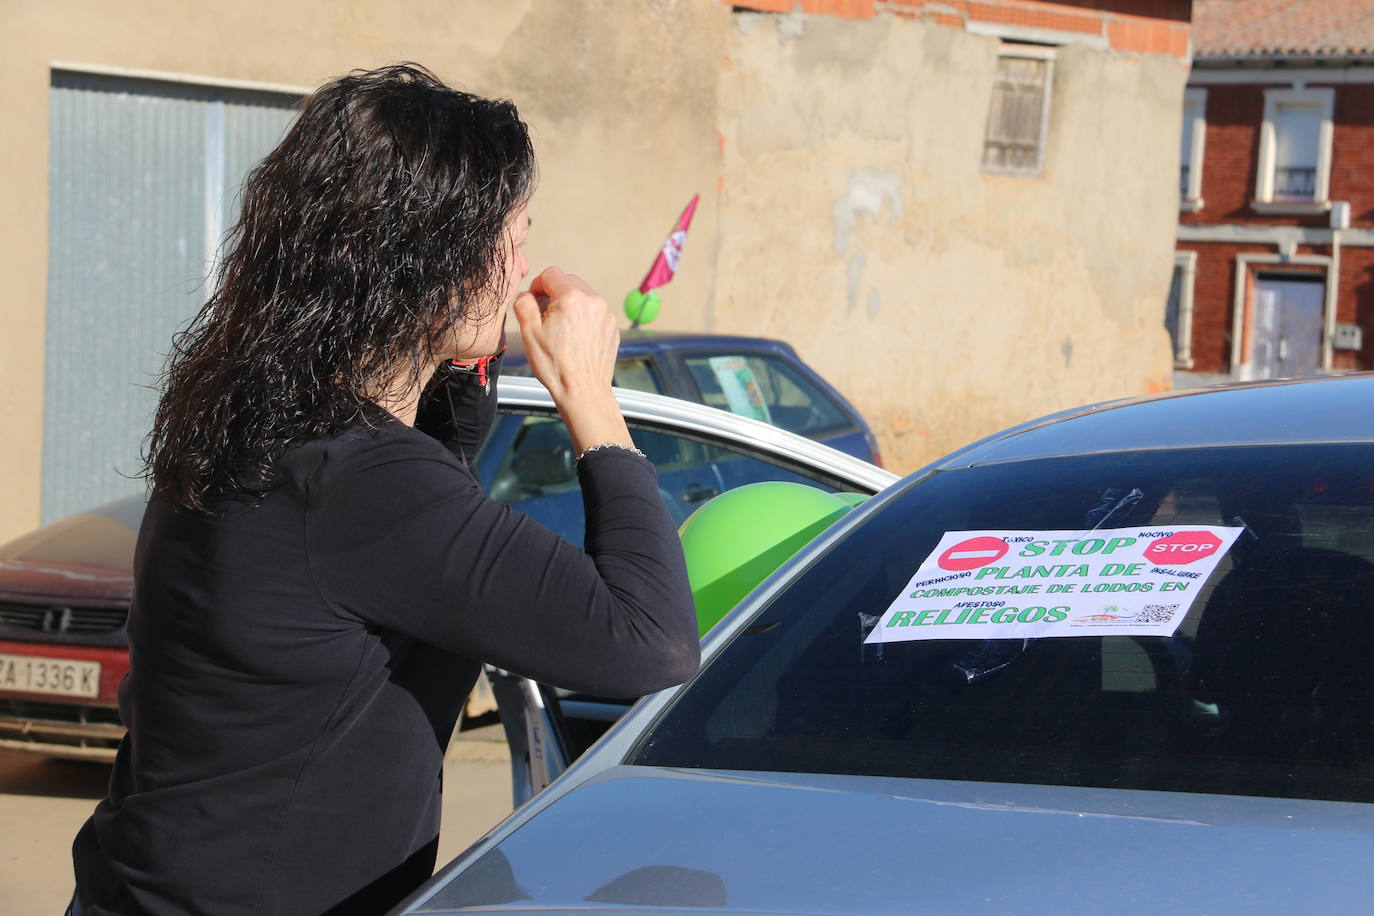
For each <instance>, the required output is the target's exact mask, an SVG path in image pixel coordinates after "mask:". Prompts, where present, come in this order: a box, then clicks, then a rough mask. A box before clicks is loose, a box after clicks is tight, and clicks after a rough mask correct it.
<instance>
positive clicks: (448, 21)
mask: <svg viewBox="0 0 1374 916" xmlns="http://www.w3.org/2000/svg"><path fill="white" fill-rule="evenodd" d="M1189 7H1190V4H1189V2H1188V0H1063V2H1041V0H978V2H974V0H942V2H935V0H907V2H899V0H802V2H791V0H788V2H781V0H777V2H774V0H757V2H736V3H733V4H727V3H724V2H720V0H643V2H627V0H511V2H508V3H500V4H492V3H488V2H482V0H443V2H440V0H416V2H412V3H407V4H378V3H372V2H367V0H341V2H340V0H302V2H299V3H292V4H286V5H283V4H273V3H268V2H266V0H243V2H241V3H238V4H234V5H233V6H232V7H225V6H223V5H222V4H221V5H215V6H212V5H209V4H203V3H183V2H171V0H129V2H127V3H123V4H120V5H118V8H115V7H112V6H110V5H108V4H97V3H92V2H89V0H43V2H40V0H16V2H13V3H10V4H7V7H6V28H5V29H4V30H2V31H0V52H3V53H0V72H3V74H4V77H5V79H4V81H3V83H2V84H0V85H4V87H5V89H4V90H3V91H4V93H5V100H6V102H7V106H6V111H7V115H8V120H7V125H6V139H7V140H8V141H9V142H8V143H7V144H6V145H5V147H4V148H3V149H0V176H2V177H0V181H3V182H4V192H5V193H4V194H3V195H0V200H3V203H0V206H3V207H4V208H5V215H6V216H7V219H5V220H0V277H2V278H3V279H4V281H5V289H6V297H5V300H4V304H3V306H0V420H2V421H3V422H4V424H5V428H6V430H7V432H8V434H9V435H8V442H7V448H6V449H4V450H0V488H2V489H0V539H4V538H6V537H9V536H11V535H13V534H17V533H19V532H21V531H23V530H25V529H27V528H30V527H32V526H33V525H35V524H37V523H38V522H39V521H48V520H52V519H55V518H59V517H61V516H63V515H66V514H68V513H70V512H73V511H79V510H81V509H83V508H85V507H88V506H91V505H94V504H96V503H99V502H102V501H104V500H108V499H112V498H116V497H118V496H121V495H125V494H128V493H133V492H139V491H140V490H141V488H142V486H143V483H142V481H141V480H140V479H138V477H137V472H138V469H139V448H140V444H141V442H142V439H143V436H144V434H145V432H146V429H147V424H148V419H149V415H150V412H151V409H152V405H153V403H154V398H155V391H154V390H153V388H152V387H151V386H152V385H153V384H154V382H155V380H156V375H157V372H158V369H159V367H160V366H161V363H162V360H163V358H164V357H165V354H166V352H167V350H168V348H169V346H170V344H171V340H172V335H173V334H174V333H175V331H176V330H177V329H178V328H180V327H183V326H184V325H185V323H186V321H187V320H188V319H189V318H190V317H191V316H192V315H194V313H195V311H196V310H197V308H198V306H199V305H200V303H201V302H202V301H203V300H204V298H205V295H206V289H205V277H206V276H207V275H208V273H209V272H210V271H211V270H212V269H213V265H214V260H215V258H216V256H217V252H218V245H219V242H220V240H221V239H222V237H223V233H224V232H225V230H226V229H227V228H228V227H229V226H231V225H232V223H233V221H234V219H235V207H236V203H235V200H236V194H237V191H238V186H239V183H240V182H241V181H242V178H243V175H244V174H245V173H246V171H247V169H248V168H249V166H250V165H251V164H252V162H253V161H255V160H256V158H257V157H259V156H261V155H262V153H263V152H265V151H266V149H268V148H270V146H271V145H272V144H273V143H275V142H276V139H277V138H278V137H279V136H280V135H281V132H282V130H284V128H285V126H286V125H287V124H288V123H289V121H290V119H291V117H292V109H293V106H294V105H295V104H296V102H297V100H298V99H299V98H300V97H301V96H302V95H304V94H305V93H308V92H309V91H311V89H312V88H313V87H314V86H316V85H318V84H319V83H320V82H321V81H323V80H325V79H327V78H330V77H332V76H335V75H338V74H340V73H343V72H346V71H348V70H349V69H352V68H355V67H371V66H376V65H379V64H383V63H387V62H392V61H397V60H416V61H419V62H421V63H424V64H426V65H427V66H429V67H431V68H432V69H433V70H435V71H436V72H437V73H438V74H439V75H440V76H441V77H443V78H445V79H446V80H448V81H450V82H451V83H454V84H456V85H461V86H463V87H465V88H469V89H471V90H473V91H475V92H478V93H481V94H484V95H491V96H501V97H509V98H512V99H514V100H515V101H516V102H517V104H518V105H519V106H520V109H521V112H522V114H523V116H524V117H525V118H526V120H527V121H528V122H529V123H530V125H531V128H532V133H533V136H534V141H535V146H536V151H537V153H538V156H539V159H540V169H541V175H540V186H539V190H538V193H537V195H536V197H535V199H534V202H533V209H534V214H535V227H534V230H533V232H532V233H531V238H530V245H529V248H528V251H529V255H530V260H531V263H532V265H533V266H534V268H535V269H536V270H537V269H539V268H541V267H543V266H545V265H548V264H558V265H559V266H563V267H566V268H568V269H571V270H574V271H576V272H578V273H580V274H581V275H583V276H584V277H586V278H587V279H588V280H589V282H591V283H592V284H593V285H594V286H596V287H597V288H598V289H600V290H602V291H603V292H604V293H605V294H606V295H607V298H608V299H610V300H611V301H612V302H613V303H614V302H617V301H618V300H619V298H620V297H621V296H622V295H623V294H624V293H625V292H626V291H628V290H629V289H630V288H632V287H633V286H635V285H636V284H637V283H638V281H639V279H640V277H641V276H642V275H643V272H644V270H645V269H646V268H647V266H648V263H649V261H650V260H651V259H652V257H653V254H654V253H655V252H656V250H657V248H658V246H659V244H660V243H661V241H662V238H663V236H664V234H665V233H666V231H667V230H668V229H669V228H670V227H671V225H672V221H673V218H674V217H675V216H676V215H677V213H678V212H680V210H681V208H682V206H683V204H684V203H685V202H686V201H687V200H688V199H689V198H690V197H691V196H692V194H694V193H697V192H700V193H701V195H702V199H701V206H700V208H699V209H698V211H697V215H696V220H695V222H694V223H693V226H692V229H691V233H690V235H689V238H688V241H687V244H686V249H685V252H684V254H683V258H682V262H681V266H680V270H679V272H678V275H677V277H676V279H674V281H673V282H672V284H671V285H670V286H668V287H666V288H664V290H663V291H662V292H663V297H664V314H663V317H661V318H660V319H659V323H660V324H661V325H663V326H664V327H671V328H675V329H685V330H709V331H720V332H730V333H744V334H765V335H769V336H775V337H781V338H784V339H786V340H789V341H790V342H792V343H793V344H794V345H795V346H796V347H797V349H798V350H799V351H800V352H801V354H802V355H803V357H804V358H806V359H807V360H808V362H810V363H812V364H813V365H815V366H816V367H817V368H818V369H819V370H820V371H821V372H822V373H823V374H825V375H826V376H827V377H828V378H830V379H831V380H833V381H834V382H835V383H836V384H837V385H838V386H839V387H840V388H841V389H842V390H843V391H844V393H845V394H846V395H847V396H848V397H849V398H850V399H851V400H852V401H853V402H854V403H855V404H856V405H857V406H858V407H859V408H860V410H861V411H863V412H864V414H865V415H866V416H867V417H868V418H869V420H870V422H871V424H872V425H873V427H874V429H875V432H877V434H878V437H879V440H880V445H881V448H882V451H883V454H884V457H885V458H886V460H887V463H888V465H889V466H890V467H893V468H894V469H896V470H907V469H911V468H914V467H917V466H919V465H920V464H921V463H923V462H924V461H926V460H928V459H930V458H933V457H935V456H937V455H939V454H942V453H943V452H945V451H947V450H949V449H950V448H953V447H955V446H958V445H960V444H962V443H964V442H966V441H969V440H971V439H974V438H977V437H978V436H981V435H984V434H987V433H990V432H992V431H995V430H996V429H998V428H1000V427H1002V426H1005V425H1007V424H1008V423H1012V422H1017V421H1020V420H1024V419H1027V418H1029V417H1033V416H1036V415H1038V414H1041V413H1045V412H1048V411H1051V410H1055V409H1059V408H1063V407H1067V406H1071V405H1073V404H1078V403H1083V402H1086V401H1092V400H1100V399H1104V398H1109V397H1115V396H1124V395H1131V394H1137V393H1141V392H1144V391H1148V390H1158V389H1161V388H1164V387H1167V386H1168V385H1169V384H1170V371H1171V362H1170V350H1169V338H1168V335H1167V333H1166V332H1165V331H1164V329H1163V323H1162V318H1161V315H1160V308H1159V303H1160V302H1162V301H1163V300H1164V298H1165V291H1166V290H1167V288H1168V283H1169V277H1170V270H1171V268H1172V265H1173V258H1174V244H1173V239H1174V230H1175V226H1176V219H1177V217H1176V209H1175V207H1174V204H1173V200H1172V196H1171V191H1172V188H1173V186H1174V174H1175V172H1174V168H1175V164H1174V160H1173V156H1174V152H1173V151H1174V150H1175V149H1176V145H1175V136H1174V132H1175V131H1176V130H1177V129H1178V128H1177V125H1178V123H1179V110H1180V108H1179V106H1180V101H1181V99H1182V96H1183V85H1184V81H1185V79H1186V76H1187V69H1186V61H1187V54H1188V48H1189V43H1188V42H1189V38H1188V35H1189Z"/></svg>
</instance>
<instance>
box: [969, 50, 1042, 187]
mask: <svg viewBox="0 0 1374 916" xmlns="http://www.w3.org/2000/svg"><path fill="white" fill-rule="evenodd" d="M1051 63H1052V62H1051V61H1049V60H1047V59H1044V58H1041V57H1018V56H1015V55H1012V54H1003V55H1002V56H1001V57H999V58H998V60H997V77H996V79H995V80H994V81H993V86H992V103H991V105H990V106H989V108H988V128H987V137H986V139H985V141H984V143H983V171H985V172H999V173H1002V174H1008V175H1037V174H1039V173H1040V170H1041V167H1042V166H1043V164H1044V159H1045V134H1046V129H1047V125H1048V123H1049V95H1050V78H1051Z"/></svg>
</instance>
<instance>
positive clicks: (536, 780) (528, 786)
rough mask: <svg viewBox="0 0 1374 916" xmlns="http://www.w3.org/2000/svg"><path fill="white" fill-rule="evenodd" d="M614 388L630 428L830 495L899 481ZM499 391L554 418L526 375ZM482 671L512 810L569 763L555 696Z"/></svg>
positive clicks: (784, 436)
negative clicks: (759, 463) (505, 754)
mask: <svg viewBox="0 0 1374 916" xmlns="http://www.w3.org/2000/svg"><path fill="white" fill-rule="evenodd" d="M613 390H614V392H615V395H616V398H617V400H618V401H619V402H620V408H621V411H622V413H623V414H624V415H625V419H626V422H627V423H628V424H630V426H631V428H632V429H633V428H648V429H654V430H657V431H660V432H663V433H665V434H671V435H676V436H680V437H682V438H686V439H691V440H695V441H699V442H703V443H705V444H707V445H712V446H716V447H720V448H725V449H728V450H730V451H735V452H739V453H742V454H744V455H745V456H746V457H753V458H756V459H758V460H764V461H767V462H768V463H769V464H772V465H774V466H777V467H780V468H783V469H786V470H789V471H791V472H793V473H798V474H803V475H804V476H807V477H810V478H812V479H823V480H825V481H826V483H828V484H829V485H831V486H834V487H835V488H836V489H837V490H845V491H849V492H860V493H866V494H875V493H877V492H879V491H881V490H883V489H884V488H886V487H887V486H888V485H890V484H892V483H894V482H896V481H897V480H898V478H897V476H896V475H895V474H893V473H892V472H890V471H887V470H884V469H883V468H880V467H878V466H877V465H874V464H871V463H869V462H867V461H864V460H862V459H859V458H855V457H854V456H852V455H849V454H847V453H845V452H841V451H838V450H836V449H833V448H831V447H829V446H827V445H822V444H821V443H819V442H816V441H815V440H813V439H807V438H805V437H804V436H799V435H797V434H796V433H791V432H788V431H787V430H784V429H782V428H780V427H777V426H772V425H770V424H767V423H763V422H760V421H758V420H752V419H749V418H747V417H741V416H737V415H735V414H732V413H728V412H726V411H723V410H717V409H716V408H714V407H707V406H705V405H703V404H697V403H694V402H690V401H684V400H680V399H677V398H670V397H666V396H664V395H657V394H649V393H646V392H641V391H630V390H628V389H623V388H616V389H613ZM498 391H499V394H498V396H499V398H500V405H499V408H498V409H499V410H500V412H501V415H502V416H505V415H510V414H522V415H536V416H557V408H556V407H555V406H554V404H553V398H552V397H551V396H550V395H549V393H548V391H547V390H545V389H544V387H543V386H542V385H540V384H539V383H538V382H537V381H536V380H534V379H532V378H511V379H502V380H501V382H500V383H499V388H498ZM484 670H485V673H486V676H487V680H488V681H489V683H490V684H491V687H492V692H493V694H494V695H495V697H496V702H497V707H498V710H499V712H500V716H501V723H502V726H503V728H504V729H505V733H506V738H507V742H508V744H509V745H510V748H511V792H512V798H513V800H514V803H515V806H516V807H519V806H520V805H522V804H524V803H525V802H526V801H528V800H529V799H530V798H531V797H533V796H534V795H535V794H537V793H538V792H539V791H540V790H542V789H543V788H544V787H545V786H547V785H548V784H549V783H550V782H552V781H553V780H554V779H555V778H556V777H557V776H558V775H559V774H561V773H562V772H563V771H564V770H565V769H567V767H568V766H569V765H570V764H571V763H572V762H573V756H572V755H571V754H570V753H569V750H568V748H569V746H570V742H569V741H568V738H567V729H566V725H565V723H564V721H563V710H562V708H561V704H560V701H559V698H558V695H557V693H556V691H554V690H553V689H551V688H549V687H547V686H546V685H542V684H537V683H534V682H532V681H530V680H528V679H526V678H523V677H521V676H520V675H517V674H514V673H512V672H509V671H504V670H501V669H497V668H494V667H492V666H490V665H488V666H485V668H484ZM584 705H585V704H584ZM593 714H595V713H593ZM618 717H619V716H618V715H615V716H612V719H614V718H618Z"/></svg>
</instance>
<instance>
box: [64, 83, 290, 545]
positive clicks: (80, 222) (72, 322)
mask: <svg viewBox="0 0 1374 916" xmlns="http://www.w3.org/2000/svg"><path fill="white" fill-rule="evenodd" d="M297 101H298V100H297V99H296V98H295V97H293V96H286V95H275V94H269V93H250V92H239V91H234V90H222V89H216V88H208V87H197V86H189V85H182V84H178V83H163V82H154V81H148V80H134V79H121V78H118V77H109V76H99V75H90V74H79V73H65V72H55V73H54V74H53V77H52V89H51V97H50V131H49V132H50V150H51V152H50V153H49V157H50V160H49V173H48V182H49V191H48V200H49V211H48V299H47V338H46V372H45V380H44V405H43V421H44V424H43V520H44V521H45V522H47V521H51V520H53V519H56V518H60V517H62V516H64V515H69V514H71V513H72V512H78V511H81V510H82V509H85V508H89V507H91V506H94V505H97V504H99V503H102V502H106V501H109V500H111V499H115V498H118V497H121V496H126V495H129V494H135V493H141V492H142V491H143V483H142V481H141V480H140V479H138V478H137V477H136V476H134V475H136V474H137V473H138V471H139V468H140V467H141V458H140V450H141V447H142V443H143V439H144V436H145V435H146V434H147V431H148V427H149V423H150V421H151V418H152V412H153V409H154V407H155V406H156V392H155V391H154V389H153V385H154V383H155V382H156V379H157V375H158V373H159V371H160V370H161V368H162V364H163V360H164V359H165V357H166V354H167V352H168V349H169V347H170V344H171V340H172V336H173V334H174V333H175V332H176V331H177V330H178V329H179V328H181V327H182V326H184V325H185V323H186V321H187V320H188V319H189V318H190V317H191V316H193V315H194V314H195V313H196V311H197V310H198V309H199V308H200V305H201V303H202V302H203V301H204V299H205V297H206V294H207V289H206V285H205V276H206V272H207V269H208V267H209V264H210V261H211V260H212V259H213V256H214V253H215V249H216V246H217V245H218V243H219V241H220V240H221V238H222V237H223V234H224V232H225V231H226V230H227V229H228V228H229V226H231V225H232V223H233V221H234V220H235V219H236V218H237V203H236V201H237V195H238V190H239V186H240V184H241V183H242V180H243V178H244V176H245V175H246V173H247V172H248V170H249V169H250V168H251V167H252V166H253V165H254V164H255V163H256V162H257V161H258V160H259V159H260V158H261V157H262V156H264V155H265V154H266V153H267V152H268V151H269V150H270V149H271V148H272V147H273V146H274V145H275V144H276V142H277V141H278V140H279V139H280V138H281V135H282V134H283V133H284V131H285V129H286V127H287V126H288V125H289V124H290V122H291V119H292V117H293V116H294V109H295V105H296V102H297Z"/></svg>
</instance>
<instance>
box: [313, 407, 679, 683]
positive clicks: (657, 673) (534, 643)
mask: <svg viewBox="0 0 1374 916" xmlns="http://www.w3.org/2000/svg"><path fill="white" fill-rule="evenodd" d="M479 396H480V395H479ZM491 400H493V401H494V400H495V398H494V397H493V398H491ZM450 441H451V442H454V443H458V448H459V449H460V450H462V449H463V448H464V445H463V444H462V443H460V442H459V440H458V438H457V437H453V438H451V439H450ZM426 443H428V444H426ZM446 444H448V443H446ZM578 474H579V477H580V480H581V484H582V492H583V501H584V505H585V508H586V516H587V536H586V543H587V549H586V551H585V552H584V551H582V550H579V549H577V548H576V547H574V546H573V545H571V544H569V543H568V542H567V541H565V540H564V539H563V538H561V537H559V536H558V535H556V534H554V533H553V532H551V531H549V530H548V529H546V528H544V527H543V526H541V525H539V524H538V523H536V522H534V521H533V520H531V519H530V518H528V517H526V516H524V515H522V514H521V513H519V512H516V511H515V510H513V509H511V508H510V507H508V506H505V505H502V504H501V503H498V502H496V501H494V500H492V499H490V498H488V497H487V496H486V494H484V493H483V492H482V490H481V488H480V486H479V485H478V482H477V480H476V479H475V478H474V477H473V475H472V473H471V472H470V471H469V470H468V469H467V467H465V466H464V465H462V464H459V463H458V462H457V461H454V460H453V459H452V458H451V457H450V456H449V455H448V454H445V453H444V452H443V451H441V450H439V449H437V448H435V447H434V444H433V442H432V441H429V440H427V439H426V437H424V436H423V435H421V434H419V433H417V432H416V431H415V430H409V429H405V428H404V427H402V428H401V429H400V430H391V431H390V432H389V434H387V435H384V436H379V437H377V438H376V439H375V440H374V441H373V442H371V443H369V444H368V447H366V448H352V449H347V448H339V449H337V450H336V452H335V453H332V454H331V455H330V456H329V457H328V459H327V460H326V461H324V462H323V463H322V464H321V466H320V469H319V471H318V472H317V473H316V474H314V475H312V478H311V479H310V481H309V482H308V485H307V486H308V494H307V503H308V507H309V508H308V510H307V517H306V523H305V524H306V531H305V533H306V539H307V550H308V554H309V562H310V567H311V570H312V572H313V574H314V576H315V581H316V583H317V586H318V588H319V590H320V592H321V594H322V595H323V597H324V598H325V599H326V600H327V601H329V602H330V603H331V605H332V606H334V607H335V609H336V610H337V611H338V612H339V613H342V614H344V615H347V616H350V617H355V618H357V619H360V620H362V621H364V622H366V623H368V624H373V625H377V626H381V627H386V628H389V629H393V630H397V631H400V632H402V633H405V634H407V635H410V636H413V637H415V638H417V639H420V640H423V641H425V642H428V643H431V644H433V645H436V646H439V647H441V648H444V649H447V650H450V651H453V652H456V653H459V654H461V655H466V656H468V657H471V658H477V659H481V660H482V661H486V662H490V663H492V664H495V665H498V666H500V667H502V668H507V669H509V670H511V671H515V672H517V673H520V674H523V675H526V676H528V677H531V678H534V679H536V680H540V681H544V682H547V683H550V684H554V685H556V686H559V687H566V688H571V689H574V690H580V691H585V692H588V693H595V694H598V695H602V696H639V695H642V694H645V693H649V692H652V691H654V690H660V689H662V688H664V687H668V686H671V685H673V684H678V683H681V682H682V681H684V680H686V678H688V677H689V676H691V674H692V673H693V672H695V670H696V668H697V665H698V662H699V654H700V646H699V639H698V634H697V624H696V615H695V611H694V609H693V605H692V597H691V591H690V588H689V586H688V582H687V571H686V564H685V562H684V560H683V556H682V545H681V542H680V541H679V539H678V537H677V532H676V530H675V529H674V527H673V523H672V520H671V519H670V517H669V516H668V512H667V510H666V509H665V507H664V506H663V503H662V501H661V499H660V498H659V495H658V485H657V477H656V474H655V471H654V468H653V465H652V464H650V463H649V462H648V461H646V460H645V459H644V458H642V457H639V456H638V455H635V454H634V453H632V452H629V451H626V450H624V449H602V450H598V451H596V452H593V453H591V454H589V455H587V456H586V457H585V458H583V459H582V461H580V462H579V467H578ZM383 571H384V572H383Z"/></svg>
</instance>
